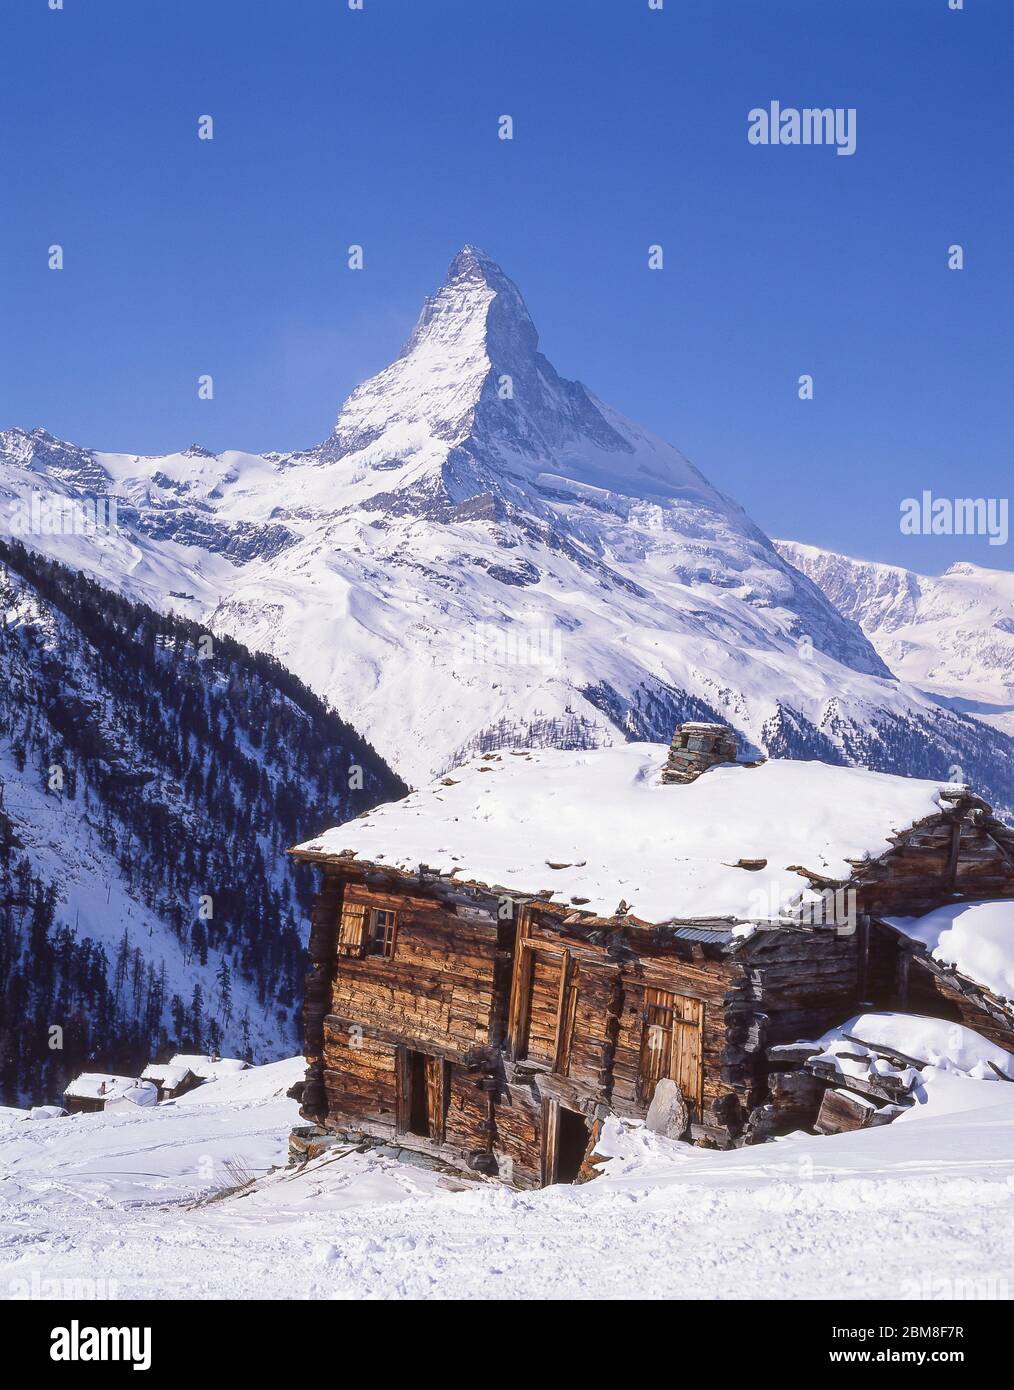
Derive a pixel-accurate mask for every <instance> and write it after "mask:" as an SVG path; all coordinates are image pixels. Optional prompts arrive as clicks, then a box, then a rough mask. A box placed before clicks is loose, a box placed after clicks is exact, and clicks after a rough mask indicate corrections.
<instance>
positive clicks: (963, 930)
mask: <svg viewBox="0 0 1014 1390" xmlns="http://www.w3.org/2000/svg"><path fill="white" fill-rule="evenodd" d="M885 921H886V922H887V923H888V924H889V925H890V926H892V927H895V928H896V929H897V930H898V931H900V932H904V934H905V935H906V936H910V937H912V938H913V940H915V941H921V942H922V944H923V945H924V946H925V947H926V948H927V949H928V951H929V953H930V955H931V956H932V957H933V959H934V960H938V961H940V962H942V963H943V964H946V965H953V966H955V967H956V968H957V969H958V970H959V971H960V972H961V974H962V975H967V977H968V978H969V979H970V980H974V981H975V982H976V984H979V985H983V986H985V988H986V989H988V990H990V991H991V992H992V993H993V994H995V995H996V996H997V997H998V998H1000V999H1014V899H1012V898H999V899H996V900H995V901H987V902H972V903H969V902H965V903H950V904H949V905H948V906H947V907H938V908H936V909H934V911H932V912H927V913H926V914H925V915H924V916H922V917H887V918H885Z"/></svg>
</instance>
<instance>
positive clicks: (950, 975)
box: [872, 898, 1014, 1023]
mask: <svg viewBox="0 0 1014 1390" xmlns="http://www.w3.org/2000/svg"><path fill="white" fill-rule="evenodd" d="M997 901H998V902H1002V901H1004V899H1002V898H1000V899H997ZM872 920H873V922H874V923H875V924H876V925H877V926H878V927H886V928H887V930H888V931H890V932H894V934H895V936H900V937H903V938H904V940H905V943H906V949H907V950H908V951H909V953H910V954H911V955H913V956H918V958H919V961H920V963H921V964H924V965H926V966H927V968H928V969H929V970H930V971H931V972H932V973H933V974H934V975H937V976H939V977H940V978H942V979H944V980H945V981H946V982H947V983H948V984H952V985H953V986H954V987H955V988H956V989H957V990H959V991H960V993H962V994H963V995H964V996H965V997H966V998H967V999H968V1000H969V1001H970V1002H971V1003H973V1004H975V1005H976V1007H977V1008H982V1009H985V1010H986V1011H987V1012H989V1011H990V1010H995V1011H996V1012H997V1013H1000V1014H1003V1016H1004V1018H1006V1019H1009V1020H1010V1021H1011V1022H1012V1023H1014V1000H1011V999H1006V1000H1005V999H1002V998H1001V997H1000V996H999V995H997V994H994V993H993V991H992V990H991V989H990V988H989V986H988V985H984V984H983V983H982V981H981V980H976V979H973V978H972V976H971V975H966V974H964V973H963V972H962V971H960V970H958V969H957V967H955V966H951V965H945V964H944V963H943V961H939V960H936V959H934V957H933V955H932V953H931V951H930V948H929V947H928V946H927V945H926V943H925V941H919V940H918V939H917V938H916V937H914V936H909V935H908V933H907V932H906V931H903V930H902V928H901V927H896V926H895V925H894V924H893V922H888V921H887V920H886V919H885V918H883V917H880V916H878V915H877V914H874V915H873V917H872Z"/></svg>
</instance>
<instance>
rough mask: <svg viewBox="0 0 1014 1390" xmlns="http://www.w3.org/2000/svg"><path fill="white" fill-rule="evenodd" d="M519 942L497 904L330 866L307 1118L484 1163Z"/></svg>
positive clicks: (318, 922) (310, 1013) (317, 916)
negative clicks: (458, 899)
mask: <svg viewBox="0 0 1014 1390" xmlns="http://www.w3.org/2000/svg"><path fill="white" fill-rule="evenodd" d="M385 934H386V935H385ZM512 943H513V928H512V927H511V926H510V924H507V929H506V930H505V927H504V924H503V923H500V922H499V921H498V920H497V917H496V915H495V910H494V909H491V908H488V907H487V908H485V909H484V908H482V907H480V906H472V905H466V904H462V905H461V906H460V907H453V906H448V905H447V904H446V903H445V902H443V901H442V900H441V899H440V898H439V897H437V896H436V895H433V896H429V895H425V894H423V893H421V892H417V891H411V892H410V891H407V890H405V889H401V888H400V887H397V886H396V887H392V886H390V885H386V886H377V885H376V884H370V883H367V882H365V881H361V880H357V879H356V878H354V877H351V876H350V875H348V874H344V875H343V874H339V873H336V872H329V873H328V874H327V876H326V878H325V884H324V889H323V891H322V893H321V895H320V898H319V899H318V901H317V904H316V905H315V909H314V915H313V920H312V924H311V949H310V955H311V964H312V967H313V968H312V970H311V974H310V976H309V977H308V988H307V994H306V1002H305V1006H304V1031H305V1034H306V1050H307V1063H308V1067H307V1083H306V1087H305V1089H304V1095H303V1105H302V1114H303V1115H304V1117H305V1118H307V1119H312V1120H314V1121H316V1122H317V1123H320V1124H323V1125H325V1126H326V1127H328V1128H330V1129H335V1130H345V1129H348V1130H350V1131H354V1132H362V1133H364V1134H369V1135H372V1136H374V1137H380V1138H389V1139H391V1140H392V1141H394V1140H397V1142H398V1143H399V1144H402V1145H404V1146H406V1147H416V1148H421V1149H431V1150H434V1151H435V1152H437V1153H439V1154H440V1156H441V1157H444V1158H446V1159H447V1160H448V1161H452V1162H454V1161H457V1162H462V1163H468V1162H473V1161H474V1160H476V1159H478V1162H477V1163H475V1164H474V1166H480V1167H481V1166H482V1157H483V1156H484V1155H489V1154H491V1152H492V1138H493V1130H492V1102H491V1093H492V1092H493V1091H494V1090H495V1087H494V1086H493V1085H491V1084H490V1080H489V1078H490V1074H491V1072H493V1071H495V1070H496V1063H491V1061H490V1053H491V1052H492V1053H493V1054H497V1050H498V1046H499V1043H500V1042H501V1041H502V1038H503V1032H504V1026H505V1012H506V1005H507V990H506V982H507V981H508V980H509V969H510V947H511V945H512ZM315 1082H316V1083H317V1084H316V1086H314V1083H315ZM312 1087H313V1089H311V1088H312Z"/></svg>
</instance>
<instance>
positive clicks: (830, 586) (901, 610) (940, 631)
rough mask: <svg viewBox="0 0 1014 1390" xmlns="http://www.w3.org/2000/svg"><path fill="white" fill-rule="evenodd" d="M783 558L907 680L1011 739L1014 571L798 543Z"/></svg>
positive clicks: (786, 546) (781, 545) (784, 547)
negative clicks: (916, 566)
mask: <svg viewBox="0 0 1014 1390" xmlns="http://www.w3.org/2000/svg"><path fill="white" fill-rule="evenodd" d="M775 545H776V547H777V549H778V551H779V553H780V554H781V555H782V556H783V557H784V558H785V559H786V560H788V561H789V563H790V564H792V565H795V567H796V569H798V570H800V571H801V572H802V573H803V574H806V575H807V576H808V577H809V578H810V579H812V580H813V582H814V583H815V584H817V585H818V586H819V587H820V588H821V589H822V590H823V592H824V593H825V594H826V595H827V597H828V598H829V599H830V600H831V602H832V603H833V604H834V605H835V606H836V607H837V608H838V609H840V611H841V612H842V613H844V614H845V615H846V617H849V618H852V619H853V620H854V621H855V622H857V623H859V625H860V626H861V627H862V629H863V631H864V632H865V633H866V635H867V637H869V639H870V641H871V642H872V643H873V645H874V646H875V647H876V649H877V651H878V652H879V653H880V655H881V656H882V657H883V659H884V661H885V662H886V663H887V664H888V665H889V666H890V667H891V669H892V671H895V672H896V673H897V674H898V675H899V676H900V677H901V678H902V679H903V680H906V681H909V682H910V683H911V684H912V685H915V686H918V687H919V688H921V689H923V690H926V691H928V692H929V693H931V694H932V695H933V696H934V697H936V698H937V699H939V700H940V701H941V703H945V704H948V705H950V706H951V707H952V708H953V709H958V710H962V711H964V712H965V713H968V714H972V715H974V716H975V717H976V718H977V719H981V720H982V721H983V722H984V723H986V724H990V725H992V726H993V727H994V728H996V729H1001V730H1003V731H1004V732H1005V733H1008V734H1014V574H1012V573H1011V572H1010V571H1009V570H990V569H985V568H983V567H982V566H980V565H973V564H969V563H967V562H965V561H961V562H959V563H957V564H953V565H951V566H949V567H948V568H947V569H946V570H945V571H944V572H943V574H941V575H925V574H916V573H915V572H914V571H912V570H907V569H903V568H901V567H900V566H897V565H884V564H878V563H877V562H875V561H872V560H855V559H852V558H850V557H849V556H847V555H839V554H837V553H835V552H834V551H830V550H821V549H819V548H818V547H817V546H813V545H802V544H800V543H798V542H796V541H775Z"/></svg>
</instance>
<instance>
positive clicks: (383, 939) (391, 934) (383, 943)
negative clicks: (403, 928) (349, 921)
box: [363, 907, 399, 960]
mask: <svg viewBox="0 0 1014 1390" xmlns="http://www.w3.org/2000/svg"><path fill="white" fill-rule="evenodd" d="M381 918H389V919H390V920H389V921H381ZM398 925H399V924H398V913H397V911H396V910H395V909H394V908H393V907H371V908H369V909H368V914H367V919H366V931H365V933H364V935H363V957H364V959H374V960H393V959H394V954H395V951H396V949H397V944H398ZM378 928H379V929H380V930H379V931H378ZM378 943H379V945H380V949H379V950H378V949H377V945H378Z"/></svg>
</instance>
